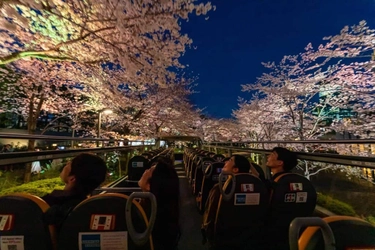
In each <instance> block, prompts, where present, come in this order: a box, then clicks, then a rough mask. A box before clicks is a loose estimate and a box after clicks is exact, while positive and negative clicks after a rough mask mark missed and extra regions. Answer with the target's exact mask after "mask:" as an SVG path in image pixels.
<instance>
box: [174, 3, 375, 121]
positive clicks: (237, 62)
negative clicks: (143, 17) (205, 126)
mask: <svg viewBox="0 0 375 250" xmlns="http://www.w3.org/2000/svg"><path fill="white" fill-rule="evenodd" d="M211 2H212V3H213V4H214V5H216V11H214V12H213V11H211V12H210V13H209V15H208V16H209V20H207V21H205V20H204V18H205V17H206V16H203V17H202V16H199V17H191V18H190V21H189V22H188V23H184V24H183V32H186V33H188V34H189V36H190V37H191V38H192V39H193V42H194V43H193V44H194V46H197V49H190V50H188V51H187V53H186V54H185V56H184V57H183V58H181V62H183V63H184V64H189V69H188V70H189V71H190V72H191V71H192V72H193V75H195V76H198V77H199V79H198V80H197V83H198V86H197V87H196V88H195V90H196V91H199V92H200V93H199V94H194V95H192V96H191V101H192V103H194V104H195V105H197V106H198V107H200V108H206V109H205V113H206V114H207V115H209V116H211V117H215V118H230V117H231V113H232V110H233V109H236V108H237V98H238V97H239V96H241V97H245V98H247V99H249V97H250V96H249V94H248V93H244V92H241V86H240V85H241V84H246V83H252V82H255V80H256V77H257V76H260V75H261V74H262V73H263V72H264V68H263V66H262V65H261V62H267V61H276V62H278V61H280V60H281V58H282V57H283V55H294V54H297V53H299V52H302V51H303V49H304V47H305V46H306V45H307V44H308V43H309V42H312V44H313V46H314V47H317V46H318V45H319V44H320V43H322V42H323V41H322V38H323V37H324V36H329V35H336V34H338V33H339V32H340V30H341V29H342V28H343V27H344V26H345V25H350V26H351V25H354V24H358V23H359V22H360V21H361V20H366V21H367V23H368V25H369V26H370V28H373V29H375V0H211Z"/></svg>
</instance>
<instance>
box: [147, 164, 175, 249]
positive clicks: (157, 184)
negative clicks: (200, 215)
mask: <svg viewBox="0 0 375 250" xmlns="http://www.w3.org/2000/svg"><path fill="white" fill-rule="evenodd" d="M149 182H150V192H151V193H152V194H154V195H155V197H156V201H157V214H156V221H155V226H154V229H153V237H154V240H156V241H158V242H160V241H161V242H163V243H162V244H173V243H174V242H173V240H175V239H174V238H173V237H172V235H173V234H175V233H177V232H178V231H179V196H180V185H179V179H178V175H177V172H176V170H175V168H174V166H173V164H171V162H170V160H166V159H163V158H159V159H158V161H157V164H156V166H155V169H154V171H153V172H152V176H151V178H150V180H149Z"/></svg>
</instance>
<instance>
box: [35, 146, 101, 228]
mask: <svg viewBox="0 0 375 250" xmlns="http://www.w3.org/2000/svg"><path fill="white" fill-rule="evenodd" d="M106 174H107V166H106V164H105V162H104V160H103V159H101V158H100V157H99V156H96V155H93V154H87V153H83V154H80V155H78V156H76V157H74V158H73V160H72V161H69V162H68V163H67V164H66V165H65V166H64V168H63V170H62V171H61V173H60V178H61V180H62V181H63V182H64V183H65V187H64V190H54V191H53V192H52V193H50V194H47V195H45V196H43V197H41V198H42V199H43V200H44V201H46V202H47V203H48V204H49V205H50V208H49V210H47V212H46V214H45V221H46V223H47V224H49V225H56V226H57V230H59V228H60V226H61V224H62V222H63V221H64V219H65V218H66V217H67V216H68V214H69V213H70V211H72V210H73V209H74V207H75V206H77V205H78V204H79V203H80V202H81V201H83V200H85V199H86V198H87V196H88V195H90V193H91V192H92V191H94V189H95V188H97V187H99V186H100V184H101V183H102V182H104V180H105V178H106Z"/></svg>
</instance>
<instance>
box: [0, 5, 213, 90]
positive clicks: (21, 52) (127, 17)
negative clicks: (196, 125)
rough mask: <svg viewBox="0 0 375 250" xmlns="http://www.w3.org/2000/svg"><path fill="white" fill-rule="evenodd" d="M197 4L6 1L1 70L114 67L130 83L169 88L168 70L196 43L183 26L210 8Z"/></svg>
mask: <svg viewBox="0 0 375 250" xmlns="http://www.w3.org/2000/svg"><path fill="white" fill-rule="evenodd" d="M195 2H196V0H176V1H154V0H139V1H120V0H88V1H78V0H67V1H63V0H43V1H39V0H2V1H1V2H0V10H1V13H2V15H1V17H0V32H1V38H0V64H3V65H5V64H9V63H11V62H15V61H18V60H20V59H26V58H39V59H43V60H49V61H50V60H57V61H70V62H77V63H81V64H85V65H94V64H96V65H101V64H103V63H108V62H111V63H114V64H115V65H119V66H120V67H121V68H122V69H124V70H125V71H126V74H127V77H128V78H131V79H132V78H134V79H133V81H131V82H136V81H135V80H136V79H137V78H139V76H144V77H145V78H151V79H152V83H157V84H164V83H165V81H164V80H165V75H166V74H167V73H168V70H167V68H169V67H177V68H181V67H183V65H181V64H180V63H179V62H178V58H179V57H180V56H181V55H182V54H183V53H184V52H185V48H186V47H187V46H190V44H191V43H192V40H191V39H190V38H189V37H188V36H187V35H184V34H181V28H180V21H181V20H188V16H189V14H191V13H193V12H195V14H197V15H205V14H206V13H207V12H208V11H209V10H211V9H212V8H213V6H212V5H211V4H210V3H207V4H203V3H201V4H195Z"/></svg>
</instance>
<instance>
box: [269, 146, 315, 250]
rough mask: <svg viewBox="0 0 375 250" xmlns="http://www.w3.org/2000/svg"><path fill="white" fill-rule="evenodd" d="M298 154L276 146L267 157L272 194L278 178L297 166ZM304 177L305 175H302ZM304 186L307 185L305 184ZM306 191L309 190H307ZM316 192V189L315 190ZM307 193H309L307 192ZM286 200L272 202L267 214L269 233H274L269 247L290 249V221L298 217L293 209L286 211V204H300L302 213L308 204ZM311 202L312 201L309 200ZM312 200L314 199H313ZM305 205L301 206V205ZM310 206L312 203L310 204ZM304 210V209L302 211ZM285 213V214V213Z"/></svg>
mask: <svg viewBox="0 0 375 250" xmlns="http://www.w3.org/2000/svg"><path fill="white" fill-rule="evenodd" d="M297 164H298V161H297V155H296V154H295V153H294V152H292V151H290V150H288V149H286V148H282V147H275V148H273V149H272V152H271V154H270V155H269V156H268V158H267V167H268V168H270V170H271V172H272V178H271V180H270V181H268V182H266V185H267V186H268V189H269V191H270V193H271V195H272V193H273V192H274V190H275V189H277V188H278V187H279V184H278V183H279V182H276V178H277V177H279V176H280V175H282V174H284V173H291V171H292V170H293V169H294V168H295V167H296V166H297ZM302 178H303V177H302ZM306 181H307V180H306ZM303 186H304V187H307V186H305V185H303ZM305 192H308V191H307V190H306V191H305ZM313 192H314V191H313ZM306 195H307V193H306ZM312 195H314V193H311V194H310V193H309V194H308V196H307V197H312ZM282 199H283V200H284V203H282V204H281V205H280V204H278V205H276V207H273V205H272V204H271V206H270V211H269V215H268V216H267V219H268V221H267V222H266V225H267V231H268V232H267V234H268V235H270V236H271V235H272V239H273V240H272V241H271V240H270V241H268V245H269V246H268V249H270V250H271V249H279V250H288V249H289V241H288V235H289V233H288V228H289V224H290V222H291V221H292V220H293V218H295V217H298V215H297V214H295V212H293V210H287V211H284V210H285V208H283V207H284V206H286V205H288V206H299V207H298V211H300V213H303V211H304V209H305V204H306V205H308V204H307V203H306V202H308V201H309V200H307V201H305V203H292V202H286V201H285V198H282ZM272 200H273V197H271V203H272ZM309 202H310V201H309ZM311 202H312V201H311ZM302 205H303V206H304V207H300V206H302ZM311 206H312V207H315V204H311ZM309 207H310V205H309ZM302 210H303V211H302ZM284 213H285V214H284ZM303 216H308V215H307V214H304V215H303Z"/></svg>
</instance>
